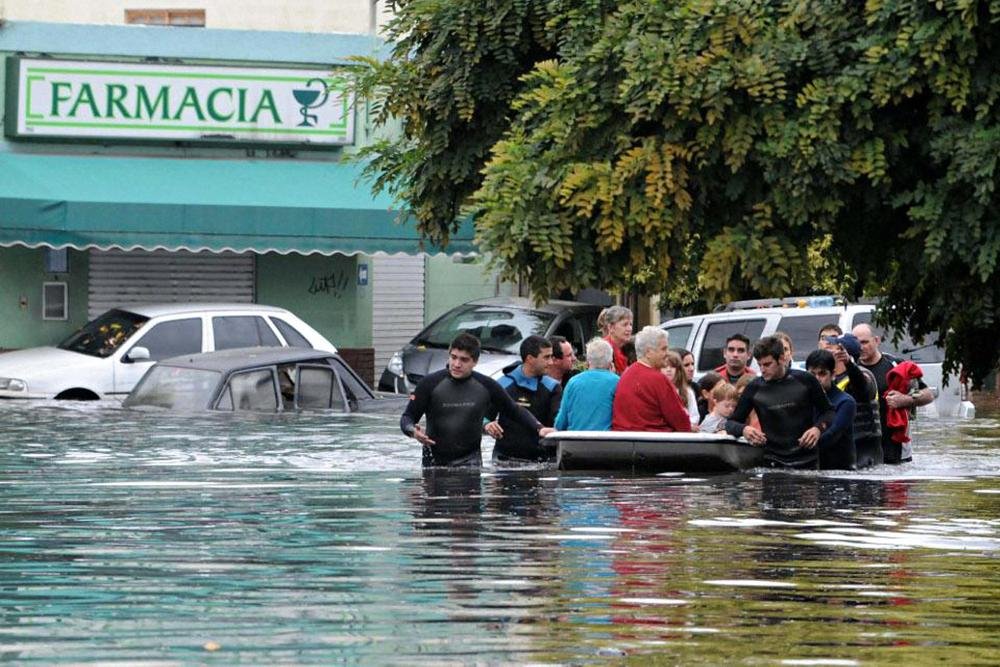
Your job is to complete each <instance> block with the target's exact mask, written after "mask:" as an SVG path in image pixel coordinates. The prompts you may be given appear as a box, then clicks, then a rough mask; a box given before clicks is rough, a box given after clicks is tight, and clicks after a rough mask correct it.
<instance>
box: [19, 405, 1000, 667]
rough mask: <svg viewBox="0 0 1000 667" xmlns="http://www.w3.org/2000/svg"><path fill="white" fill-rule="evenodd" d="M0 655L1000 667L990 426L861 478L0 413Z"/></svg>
mask: <svg viewBox="0 0 1000 667" xmlns="http://www.w3.org/2000/svg"><path fill="white" fill-rule="evenodd" d="M0 421H2V424H3V427H2V429H0V661H11V662H16V663H19V664H30V663H45V664H48V663H56V662H62V663H73V664H80V663H88V662H95V663H102V664H105V663H110V662H122V663H128V664H144V663H152V664H190V663H198V664H233V663H244V664H272V663H281V664H305V663H320V664H330V663H344V662H346V663H364V664H403V665H414V664H435V665H437V664H463V663H470V662H478V663H487V664H496V663H529V662H530V663H562V664H589V663H607V662H609V661H610V662H615V663H623V662H635V663H642V664H645V663H649V662H659V663H660V664H678V663H681V664H697V663H703V664H734V663H736V664H752V665H856V664H857V665H863V664H887V663H893V664H902V663H910V664H930V663H939V662H942V663H943V662H948V663H950V664H954V665H965V664H991V663H992V664H996V662H997V661H998V657H1000V594H998V591H1000V567H998V556H1000V517H998V511H997V510H998V507H1000V453H998V451H997V447H998V445H1000V422H997V421H995V420H989V419H978V420H974V421H971V422H965V423H958V422H943V423H931V422H927V423H923V424H921V425H920V426H919V427H918V430H917V434H916V435H917V437H916V446H915V456H916V460H915V462H914V463H912V464H907V465H904V466H898V467H878V468H876V469H873V470H869V471H864V472H861V473H853V474H831V473H823V474H819V473H779V472H764V471H752V472H749V473H746V474H735V475H726V476H715V477H712V476H703V477H695V476H692V475H661V476H649V477H621V476H619V477H615V476H611V475H600V476H595V475H577V474H572V475H571V474H560V473H559V472H558V471H554V470H547V469H537V468H536V469H521V470H496V469H493V468H491V467H487V468H485V469H484V470H483V471H482V472H475V473H468V472H448V471H440V472H436V473H427V474H424V473H423V472H422V471H421V468H420V452H419V449H418V448H417V447H415V445H414V442H413V441H412V440H409V439H407V438H405V437H403V436H402V435H400V434H399V433H398V430H397V424H396V420H394V419H387V418H373V417H363V416H330V415H298V416H295V415H291V416H275V417H269V418H260V419H255V418H252V417H243V418H234V417H232V416H224V415H219V416H214V415H209V416H198V417H178V416H169V415H164V414H149V413H137V412H130V411H127V410H123V409H121V408H117V407H109V406H107V405H96V404H56V403H40V404H39V403H36V404H25V403H13V402H3V403H0Z"/></svg>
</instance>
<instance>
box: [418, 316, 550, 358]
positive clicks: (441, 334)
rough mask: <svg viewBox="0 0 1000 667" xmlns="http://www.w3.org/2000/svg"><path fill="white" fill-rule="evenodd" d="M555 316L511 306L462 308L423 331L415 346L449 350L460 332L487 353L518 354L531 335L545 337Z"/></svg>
mask: <svg viewBox="0 0 1000 667" xmlns="http://www.w3.org/2000/svg"><path fill="white" fill-rule="evenodd" d="M554 319H555V315H554V314H552V313H545V312H541V311H538V310H526V309H523V308H511V307H508V306H476V305H467V306H460V307H458V308H455V309H454V310H452V311H450V312H449V313H447V314H446V315H445V316H444V317H442V318H441V319H439V320H438V321H436V322H434V323H433V324H432V325H430V326H429V327H427V328H426V329H424V331H422V332H421V333H420V334H419V335H418V336H417V337H416V338H415V339H414V340H413V344H414V345H426V346H427V347H440V348H447V347H448V346H449V345H450V344H451V341H452V339H453V338H454V337H455V336H457V335H458V334H460V333H463V332H465V333H470V334H472V335H473V336H475V337H476V338H478V339H479V342H480V344H481V345H482V348H483V349H484V350H488V351H493V352H508V353H510V354H518V352H519V348H520V346H521V341H522V340H524V339H525V338H527V337H528V336H530V335H532V334H537V335H539V336H544V335H545V332H546V331H548V329H549V326H550V325H551V324H552V320H554Z"/></svg>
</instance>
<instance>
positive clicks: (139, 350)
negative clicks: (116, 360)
mask: <svg viewBox="0 0 1000 667" xmlns="http://www.w3.org/2000/svg"><path fill="white" fill-rule="evenodd" d="M122 361H123V362H124V363H126V364H131V363H135V362H136V361H149V348H146V347H141V346H139V345H136V346H135V347H133V348H132V349H131V350H129V351H128V353H127V354H126V355H125V356H123V357H122Z"/></svg>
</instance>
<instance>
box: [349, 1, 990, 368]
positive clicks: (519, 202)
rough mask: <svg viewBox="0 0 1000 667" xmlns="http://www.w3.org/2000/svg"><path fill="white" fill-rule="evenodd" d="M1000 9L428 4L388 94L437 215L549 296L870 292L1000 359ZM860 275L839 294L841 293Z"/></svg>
mask: <svg viewBox="0 0 1000 667" xmlns="http://www.w3.org/2000/svg"><path fill="white" fill-rule="evenodd" d="M998 21H1000V0H992V1H987V0H980V1H975V0H947V1H946V0H938V1H937V2H927V1H926V0H867V2H865V3H863V4H862V3H831V2H824V1H821V0H732V1H728V2H721V1H719V2H713V1H710V0H686V1H682V0H676V1H673V2H649V0H622V1H620V2H614V3H611V2H599V1H597V0H591V1H589V2H581V1H579V0H577V1H576V2H569V1H568V0H562V1H558V0H548V1H543V0H535V1H533V2H532V1H529V0H521V1H519V2H518V1H514V0H506V1H504V0H494V1H492V2H468V1H466V0H438V1H434V2H432V1H430V0H422V1H417V0H412V1H409V2H401V3H398V14H397V16H396V19H395V21H394V23H393V25H392V30H393V34H394V35H395V37H396V39H397V42H396V45H395V48H394V51H393V55H392V57H391V58H390V59H389V60H388V61H387V62H384V63H376V62H373V61H370V62H369V65H370V69H369V71H368V73H367V75H366V76H365V78H364V79H363V87H362V89H363V91H364V92H366V93H367V94H369V95H370V96H373V97H374V99H375V101H376V104H377V105H379V106H378V108H379V114H380V115H379V120H380V121H383V122H385V121H388V120H389V119H390V118H392V117H397V118H399V119H401V121H402V124H403V135H402V137H401V138H400V139H399V140H396V141H387V142H383V143H380V144H376V145H375V146H373V147H372V148H370V149H369V151H368V154H369V156H370V157H374V158H375V161H374V163H373V167H374V169H375V170H376V173H380V174H381V178H382V179H383V180H381V181H380V182H379V185H381V186H385V187H390V188H392V189H393V191H394V192H395V193H396V194H397V195H399V196H400V197H401V198H402V199H404V200H405V201H406V202H408V204H409V206H410V207H411V208H412V210H413V211H414V213H415V215H416V217H417V220H418V224H419V225H420V229H421V231H422V232H423V233H424V234H425V235H426V236H428V237H429V238H431V239H434V240H435V241H442V240H444V239H446V238H447V234H448V232H449V230H451V229H453V225H454V224H455V222H456V220H457V219H458V217H459V216H460V215H461V214H463V213H468V214H471V215H474V216H475V219H476V223H477V234H478V239H479V242H480V245H481V246H482V247H483V249H484V250H486V251H488V252H489V253H491V254H492V256H493V257H494V258H495V261H496V262H497V263H498V265H499V267H500V268H501V269H502V270H503V271H504V272H505V273H506V275H507V276H510V277H514V276H518V277H524V278H526V279H527V280H528V282H529V283H530V286H531V288H532V290H533V291H534V293H535V294H536V295H538V296H539V297H541V298H544V297H546V296H548V295H550V294H553V293H557V292H559V291H561V290H563V289H567V288H568V289H571V290H576V289H579V288H582V287H587V286H600V287H606V288H610V289H618V290H628V289H636V290H640V291H644V292H647V293H651V292H659V293H663V294H666V295H668V296H669V298H670V299H672V300H673V303H674V305H681V304H682V303H691V302H696V301H702V300H704V301H707V302H709V303H711V302H717V301H721V300H727V299H731V298H737V297H745V296H754V295H759V296H780V295H785V294H789V293H792V292H803V291H813V290H822V291H828V290H835V291H843V290H847V291H849V292H853V293H854V294H858V293H859V292H860V290H861V289H862V288H867V289H870V290H872V291H873V292H876V293H883V294H885V295H886V296H887V297H888V298H887V300H886V301H887V303H890V304H893V305H892V307H890V308H886V309H885V311H884V313H883V317H884V318H885V321H886V322H887V323H889V324H893V325H896V326H899V325H907V326H909V327H910V329H911V331H912V332H913V333H915V334H917V335H920V334H925V333H929V332H931V331H945V332H948V333H947V336H946V343H947V361H948V363H949V364H950V365H952V366H953V367H954V366H955V365H956V364H959V363H961V364H963V365H964V366H965V368H966V369H967V370H969V371H971V372H972V374H973V377H974V379H980V378H982V377H983V376H984V375H985V374H986V373H987V372H988V371H989V370H990V369H991V368H992V367H994V366H995V365H996V363H997V359H998V354H1000V343H998V340H1000V336H998V335H997V332H998V330H1000V327H998V321H997V318H998V315H1000V280H998V274H997V260H998V256H1000V225H998V224H997V202H996V196H995V193H994V189H995V183H996V179H997V156H998V155H1000V125H998V122H997V120H998V106H997V104H998V96H1000V67H998V64H1000V63H998V62H997V60H998V55H1000V54H998V43H997V39H998V37H1000V33H998ZM835 288H836V289H835Z"/></svg>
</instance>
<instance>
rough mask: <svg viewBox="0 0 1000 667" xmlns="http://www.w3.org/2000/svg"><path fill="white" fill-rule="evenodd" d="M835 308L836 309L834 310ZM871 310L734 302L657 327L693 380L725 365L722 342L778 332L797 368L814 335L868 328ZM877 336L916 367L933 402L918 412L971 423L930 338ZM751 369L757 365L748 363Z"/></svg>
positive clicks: (820, 300) (816, 302) (959, 389)
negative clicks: (690, 363)
mask: <svg viewBox="0 0 1000 667" xmlns="http://www.w3.org/2000/svg"><path fill="white" fill-rule="evenodd" d="M834 304H837V305H834ZM874 310H875V306H874V305H873V304H849V303H846V302H845V301H844V300H843V299H841V298H839V297H802V298H790V299H784V300H779V299H762V300H756V301H736V302H733V303H731V304H729V305H728V306H726V307H725V310H723V311H721V312H714V313H708V314H705V315H692V316H689V317H678V318H675V319H672V320H667V321H666V322H663V323H662V324H661V325H660V326H661V327H663V328H664V329H665V330H666V331H667V333H669V334H670V347H674V348H677V347H682V348H685V349H687V350H691V352H692V353H693V354H694V359H695V377H700V376H701V375H704V374H705V373H706V372H708V371H710V370H714V369H715V368H717V367H718V366H721V365H722V363H723V362H724V359H723V356H722V350H723V348H724V347H725V344H726V338H728V337H729V336H730V335H731V334H734V333H741V334H743V335H744V336H746V337H747V338H749V339H750V345H751V347H752V346H753V343H754V341H756V340H757V339H758V338H761V337H763V336H770V335H771V334H773V333H774V332H775V331H783V332H785V333H786V334H788V335H789V336H790V337H791V339H792V345H793V347H794V355H793V356H794V363H795V365H796V366H799V367H801V366H802V364H803V362H805V359H806V357H807V356H808V355H809V353H810V352H812V351H813V350H815V349H816V344H817V342H818V340H819V330H820V329H821V328H823V326H825V325H827V324H837V325H839V326H840V328H841V329H842V330H843V331H844V332H845V333H846V332H849V331H850V330H851V329H853V328H854V326H855V325H858V324H861V323H863V322H864V323H871V321H872V313H873V311H874ZM874 329H875V333H876V334H879V335H882V343H881V345H880V349H881V350H882V351H883V352H888V353H889V354H892V355H895V356H897V357H900V358H902V359H909V360H912V361H915V362H916V363H918V364H919V365H920V368H921V369H922V370H923V372H924V378H923V379H924V382H925V383H926V384H927V386H929V387H931V388H932V389H933V390H934V392H935V395H936V396H937V398H936V399H935V401H934V402H933V403H931V404H930V405H928V406H925V407H924V408H921V409H920V411H921V414H925V415H927V416H937V415H941V416H958V417H968V418H971V417H974V416H975V407H974V406H973V405H972V403H971V402H969V400H968V395H969V394H968V387H967V386H966V385H964V384H963V383H961V382H960V381H959V378H958V376H957V375H954V374H952V375H950V376H949V377H948V385H947V386H944V384H943V378H942V362H943V361H944V350H943V349H941V348H939V347H937V346H936V345H935V344H934V340H933V339H932V338H929V339H927V340H924V341H923V342H922V343H920V344H915V343H913V341H911V340H910V339H909V337H907V336H903V337H902V338H901V339H900V341H899V342H898V343H895V344H894V343H893V341H892V337H891V336H885V335H883V334H884V331H883V330H882V329H881V328H879V327H874ZM753 364H754V366H756V362H753Z"/></svg>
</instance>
